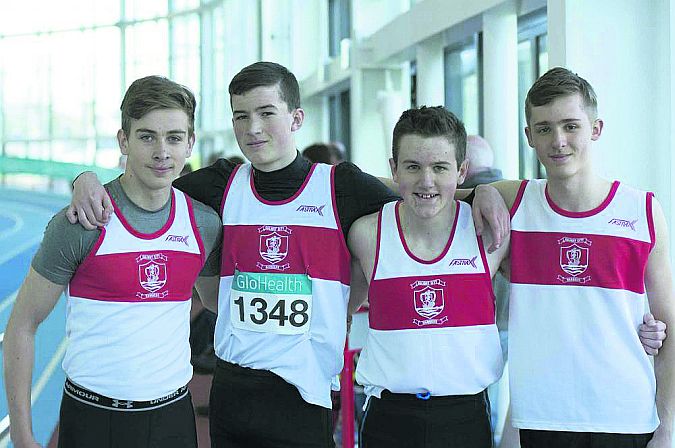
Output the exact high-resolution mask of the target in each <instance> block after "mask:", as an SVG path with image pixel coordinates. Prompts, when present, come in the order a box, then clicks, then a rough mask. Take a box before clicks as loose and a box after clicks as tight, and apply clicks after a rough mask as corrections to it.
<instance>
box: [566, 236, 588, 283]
mask: <svg viewBox="0 0 675 448" xmlns="http://www.w3.org/2000/svg"><path fill="white" fill-rule="evenodd" d="M592 244H593V242H592V241H591V240H589V239H588V238H585V237H580V238H571V237H563V238H560V239H558V245H559V246H560V268H561V269H562V270H563V271H564V272H565V273H566V274H568V275H569V277H566V276H564V275H558V281H560V282H562V283H581V284H583V283H586V282H589V281H590V280H591V276H590V275H587V276H585V277H579V276H580V275H581V274H583V273H584V272H586V269H588V262H589V261H588V260H589V258H588V257H589V253H590V247H591V245H592Z"/></svg>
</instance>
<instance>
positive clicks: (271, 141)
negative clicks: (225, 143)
mask: <svg viewBox="0 0 675 448" xmlns="http://www.w3.org/2000/svg"><path fill="white" fill-rule="evenodd" d="M231 103H232V125H233V127H234V134H235V136H236V138H237V143H238V144H239V148H240V149H241V150H242V152H243V153H244V155H245V156H246V158H247V159H248V160H249V161H250V162H251V163H252V164H253V166H254V167H256V168H257V169H259V170H261V171H267V172H269V171H275V170H279V169H281V168H284V167H285V166H287V165H289V164H290V163H291V162H292V161H293V160H294V159H295V156H296V149H295V138H294V136H293V133H294V132H295V131H297V130H298V129H300V127H301V126H302V122H303V119H304V116H305V115H304V111H303V110H302V109H300V108H297V109H293V110H289V109H288V105H287V104H286V102H284V101H283V100H282V99H281V97H280V94H279V87H278V86H277V85H273V86H262V87H256V88H254V89H251V90H249V91H248V92H245V93H243V94H241V95H234V94H233V95H232V97H231Z"/></svg>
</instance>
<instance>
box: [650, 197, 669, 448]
mask: <svg viewBox="0 0 675 448" xmlns="http://www.w3.org/2000/svg"><path fill="white" fill-rule="evenodd" d="M653 214H654V227H655V235H656V243H655V245H654V248H653V249H652V252H651V254H650V255H649V260H648V262H647V270H646V272H645V287H646V289H647V297H648V299H649V307H650V309H651V311H652V313H653V314H654V315H655V316H657V317H658V318H659V319H661V320H662V321H663V322H665V324H666V325H668V326H672V325H673V323H674V322H675V302H674V301H673V299H674V297H673V279H672V272H671V267H670V255H669V251H668V247H669V241H668V228H667V226H666V220H665V217H664V216H663V210H662V209H661V206H660V205H659V203H658V202H657V201H656V200H654V201H653ZM654 368H655V371H656V408H657V410H658V413H659V419H660V420H661V424H660V425H659V427H658V428H657V429H656V431H655V432H654V437H653V438H652V440H651V442H649V445H647V446H648V447H649V448H657V447H658V448H671V447H672V440H673V434H672V431H673V414H674V413H675V409H674V407H675V373H674V371H675V344H674V343H673V342H671V341H668V340H666V341H665V342H664V344H663V347H662V348H661V352H660V354H659V356H658V357H657V358H655V359H654Z"/></svg>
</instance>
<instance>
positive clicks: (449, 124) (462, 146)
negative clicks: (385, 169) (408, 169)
mask: <svg viewBox="0 0 675 448" xmlns="http://www.w3.org/2000/svg"><path fill="white" fill-rule="evenodd" d="M406 135H418V136H420V137H445V138H446V139H447V140H448V142H449V143H451V144H452V145H454V146H455V160H456V161H457V167H458V168H459V165H461V164H462V162H464V158H465V157H466V129H465V128H464V123H462V121H461V120H460V119H459V118H457V117H456V116H455V114H453V113H452V112H450V111H449V110H448V109H446V108H445V107H443V106H435V107H426V106H422V107H420V108H419V109H408V110H406V111H405V112H403V114H402V115H401V118H399V119H398V122H397V123H396V126H394V137H393V139H392V145H391V146H392V148H391V155H392V158H393V159H394V163H398V151H399V145H400V144H401V139H402V138H403V137H404V136H406Z"/></svg>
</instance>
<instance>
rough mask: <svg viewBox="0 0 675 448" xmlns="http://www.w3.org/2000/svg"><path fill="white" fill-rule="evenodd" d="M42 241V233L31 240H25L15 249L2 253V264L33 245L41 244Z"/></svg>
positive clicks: (0, 258) (0, 257) (0, 259)
mask: <svg viewBox="0 0 675 448" xmlns="http://www.w3.org/2000/svg"><path fill="white" fill-rule="evenodd" d="M40 241H42V235H39V236H36V237H33V238H31V239H30V240H28V241H25V242H24V243H23V244H19V245H18V246H16V247H14V248H13V249H10V250H8V251H6V252H4V253H3V254H2V255H0V264H4V263H6V262H7V261H9V260H11V259H12V258H14V257H16V256H17V255H19V254H20V253H22V252H25V251H27V250H28V249H30V248H31V247H33V246H36V245H38V244H40Z"/></svg>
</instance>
